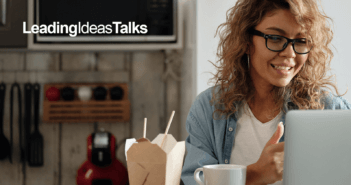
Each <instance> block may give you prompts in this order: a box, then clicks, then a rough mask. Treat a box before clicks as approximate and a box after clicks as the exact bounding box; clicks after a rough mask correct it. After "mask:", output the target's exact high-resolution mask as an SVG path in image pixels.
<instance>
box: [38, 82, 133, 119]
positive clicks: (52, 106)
mask: <svg viewBox="0 0 351 185" xmlns="http://www.w3.org/2000/svg"><path fill="white" fill-rule="evenodd" d="M81 86H89V87H91V88H92V90H93V89H94V88H95V87H98V86H102V87H105V88H106V89H107V95H106V99H105V100H95V99H94V95H93V96H92V98H91V100H89V101H81V100H80V99H79V98H78V93H77V89H78V88H79V87H81ZM116 86H119V87H121V88H122V89H123V92H124V93H123V97H122V99H121V100H112V99H111V97H110V89H111V88H113V87H116ZM50 87H55V88H57V89H59V90H61V89H62V88H64V87H72V88H73V89H74V99H73V100H72V101H65V100H63V99H62V98H60V100H58V101H49V100H48V98H47V97H46V91H47V90H48V89H49V88H50ZM43 94H44V101H43V122H45V123H59V122H65V123H67V122H75V123H80V122H84V123H86V122H128V121H129V119H130V102H129V99H128V85H127V84H126V83H79V84H77V83H50V84H45V85H44V93H43ZM92 94H94V93H92Z"/></svg>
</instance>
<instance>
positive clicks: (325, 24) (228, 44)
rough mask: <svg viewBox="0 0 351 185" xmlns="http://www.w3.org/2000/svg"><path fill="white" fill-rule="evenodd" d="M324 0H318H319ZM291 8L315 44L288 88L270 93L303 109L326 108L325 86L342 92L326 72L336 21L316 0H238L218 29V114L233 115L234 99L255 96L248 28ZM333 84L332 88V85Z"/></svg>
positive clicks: (281, 102)
mask: <svg viewBox="0 0 351 185" xmlns="http://www.w3.org/2000/svg"><path fill="white" fill-rule="evenodd" d="M319 3H320V2H319ZM278 9H288V10H290V12H291V13H292V14H293V15H294V16H295V19H296V22H297V23H298V24H299V25H300V26H301V28H302V31H304V32H305V33H306V35H307V36H308V37H309V38H310V39H312V42H313V48H312V50H311V51H310V53H309V56H308V59H307V61H306V63H305V65H304V66H303V67H302V68H301V70H300V71H299V73H298V74H297V75H296V76H294V78H293V79H292V80H291V81H290V83H289V84H288V85H287V86H285V87H274V88H273V90H272V95H273V97H274V99H275V103H276V105H278V107H279V108H278V109H281V110H284V109H283V107H284V104H285V103H287V100H288V99H290V101H291V102H292V103H294V105H295V106H297V107H298V108H299V109H323V108H324V105H323V103H321V101H320V100H321V98H322V97H323V95H325V94H326V92H327V91H324V90H323V88H328V89H330V90H331V89H332V88H334V89H335V91H336V93H337V94H338V95H339V92H338V89H337V87H336V85H335V82H334V81H333V80H332V77H333V76H328V75H327V72H328V71H329V70H330V62H331V59H332V58H333V52H332V50H331V49H330V47H331V40H332V38H333V32H332V30H331V28H330V25H331V24H330V22H329V21H331V22H332V20H331V19H330V18H329V17H328V16H326V15H325V13H324V11H322V10H321V11H320V10H319V8H318V3H317V2H316V0H238V1H237V2H236V4H235V6H234V7H232V8H231V9H229V10H228V11H227V17H226V22H225V23H223V24H221V25H220V26H219V27H218V29H217V32H216V34H219V37H220V42H219V45H218V50H217V57H218V61H217V63H218V65H215V64H214V65H215V67H216V69H217V72H216V73H215V74H214V77H213V78H212V80H214V81H215V87H217V88H213V97H212V100H211V102H212V103H213V104H215V112H214V115H213V116H214V117H215V113H216V112H217V113H220V115H223V114H225V115H228V116H230V115H231V114H233V113H234V112H235V111H237V107H236V106H235V105H236V104H235V102H241V101H243V100H246V101H247V102H249V101H250V100H252V99H253V97H254V93H255V88H254V87H253V84H252V81H251V78H250V74H249V70H248V64H247V62H248V59H247V54H246V53H245V52H246V51H247V49H248V47H249V43H252V36H251V35H250V34H249V33H248V30H249V29H251V28H254V27H256V26H257V25H258V24H259V23H260V22H261V20H262V19H263V18H264V16H265V15H266V14H267V13H268V12H272V11H274V10H278ZM331 87H332V88H331Z"/></svg>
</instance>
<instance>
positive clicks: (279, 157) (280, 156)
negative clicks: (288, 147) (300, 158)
mask: <svg viewBox="0 0 351 185" xmlns="http://www.w3.org/2000/svg"><path fill="white" fill-rule="evenodd" d="M273 160H274V162H275V165H276V169H277V175H278V177H279V179H281V180H282V179H283V170H284V152H275V153H274V156H273Z"/></svg>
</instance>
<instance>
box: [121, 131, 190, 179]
mask: <svg viewBox="0 0 351 185" xmlns="http://www.w3.org/2000/svg"><path fill="white" fill-rule="evenodd" d="M163 136H164V134H159V135H158V136H157V137H156V138H155V139H154V140H153V141H152V142H150V141H149V140H148V139H145V138H140V139H138V140H135V139H134V138H133V139H127V141H126V145H125V152H126V160H127V167H128V177H129V183H130V185H179V184H180V175H181V171H182V166H183V159H184V153H185V142H184V141H181V142H177V141H176V140H175V139H174V137H173V136H172V135H171V134H167V135H166V138H165V141H164V144H163V147H162V149H161V147H160V146H161V143H162V139H163Z"/></svg>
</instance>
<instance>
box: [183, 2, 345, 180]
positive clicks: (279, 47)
mask: <svg viewBox="0 0 351 185" xmlns="http://www.w3.org/2000/svg"><path fill="white" fill-rule="evenodd" d="M327 18H328V17H327V16H325V15H323V14H322V13H321V11H320V10H319V9H318V4H317V3H316V2H315V0H238V1H237V3H236V5H235V6H234V7H233V8H231V9H230V10H229V11H228V14H227V21H226V23H224V24H222V25H221V26H220V28H224V29H222V30H220V43H219V48H218V53H217V54H218V57H219V65H218V66H217V73H216V74H215V77H214V80H215V81H216V84H215V86H214V87H212V88H210V89H208V90H206V91H204V92H202V93H201V94H200V95H198V97H197V98H196V100H195V102H194V104H193V105H192V107H191V109H190V112H189V115H188V118H187V122H186V128H187V131H188V133H189V136H188V138H187V139H186V148H187V156H186V158H185V162H184V166H183V171H182V180H183V182H184V184H185V185H190V184H196V183H195V181H194V176H193V174H194V171H195V169H196V168H199V167H202V166H203V165H208V164H241V165H246V166H247V178H246V184H274V185H278V184H282V181H281V180H282V177H283V164H284V163H283V162H284V161H283V159H284V157H283V156H284V155H283V154H284V153H283V152H284V142H283V141H284V127H283V125H282V124H279V123H280V122H283V124H285V114H286V112H287V111H288V110H291V109H350V108H351V105H350V104H349V103H348V102H347V101H346V100H345V99H343V98H342V97H340V95H339V92H338V90H337V87H336V86H335V84H334V83H333V82H332V80H331V77H329V76H327V75H326V73H327V72H328V70H329V65H330V61H331V59H332V56H333V53H332V51H331V50H330V49H329V47H330V42H331V40H332V37H333V32H332V31H331V29H330V28H329V26H328V24H327V23H328V22H327ZM325 88H329V89H334V90H335V92H336V94H338V96H334V95H332V93H329V92H328V91H325V90H323V89H325Z"/></svg>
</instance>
